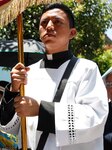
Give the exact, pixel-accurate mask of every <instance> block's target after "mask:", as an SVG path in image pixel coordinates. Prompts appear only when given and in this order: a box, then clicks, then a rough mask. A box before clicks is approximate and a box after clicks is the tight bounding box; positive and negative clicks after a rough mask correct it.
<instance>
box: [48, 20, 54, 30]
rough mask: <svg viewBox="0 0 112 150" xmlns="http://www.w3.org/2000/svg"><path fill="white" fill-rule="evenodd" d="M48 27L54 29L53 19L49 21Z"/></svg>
mask: <svg viewBox="0 0 112 150" xmlns="http://www.w3.org/2000/svg"><path fill="white" fill-rule="evenodd" d="M46 28H47V29H52V30H53V29H54V23H53V22H52V20H49V22H48V23H47V26H46Z"/></svg>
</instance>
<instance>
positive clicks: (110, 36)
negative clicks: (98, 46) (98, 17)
mask: <svg viewBox="0 0 112 150" xmlns="http://www.w3.org/2000/svg"><path fill="white" fill-rule="evenodd" d="M106 34H107V36H108V37H109V38H110V39H111V40H112V29H108V30H107V31H106Z"/></svg>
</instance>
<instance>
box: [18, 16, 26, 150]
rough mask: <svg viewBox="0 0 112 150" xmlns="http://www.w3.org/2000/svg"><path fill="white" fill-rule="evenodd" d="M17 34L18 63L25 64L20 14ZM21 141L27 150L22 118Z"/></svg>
mask: <svg viewBox="0 0 112 150" xmlns="http://www.w3.org/2000/svg"><path fill="white" fill-rule="evenodd" d="M17 32H18V61H19V62H21V63H23V64H24V50H23V20H22V14H19V15H18V17H17ZM24 93H25V92H24V85H21V87H20V95H21V96H24ZM21 139H22V150H27V129H26V117H21Z"/></svg>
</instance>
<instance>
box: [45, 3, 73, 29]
mask: <svg viewBox="0 0 112 150" xmlns="http://www.w3.org/2000/svg"><path fill="white" fill-rule="evenodd" d="M55 8H58V9H61V10H62V11H64V12H65V14H66V15H67V17H68V19H69V24H70V28H74V27H75V21H74V15H73V13H72V11H71V9H70V8H69V7H68V6H66V5H65V4H63V3H51V4H48V5H45V7H44V9H43V12H42V15H43V14H44V13H45V12H47V11H48V10H51V9H55Z"/></svg>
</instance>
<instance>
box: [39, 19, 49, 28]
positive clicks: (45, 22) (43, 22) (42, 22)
mask: <svg viewBox="0 0 112 150" xmlns="http://www.w3.org/2000/svg"><path fill="white" fill-rule="evenodd" d="M47 23H48V21H47V20H42V21H41V23H40V25H42V26H43V27H45V26H46V25H47Z"/></svg>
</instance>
